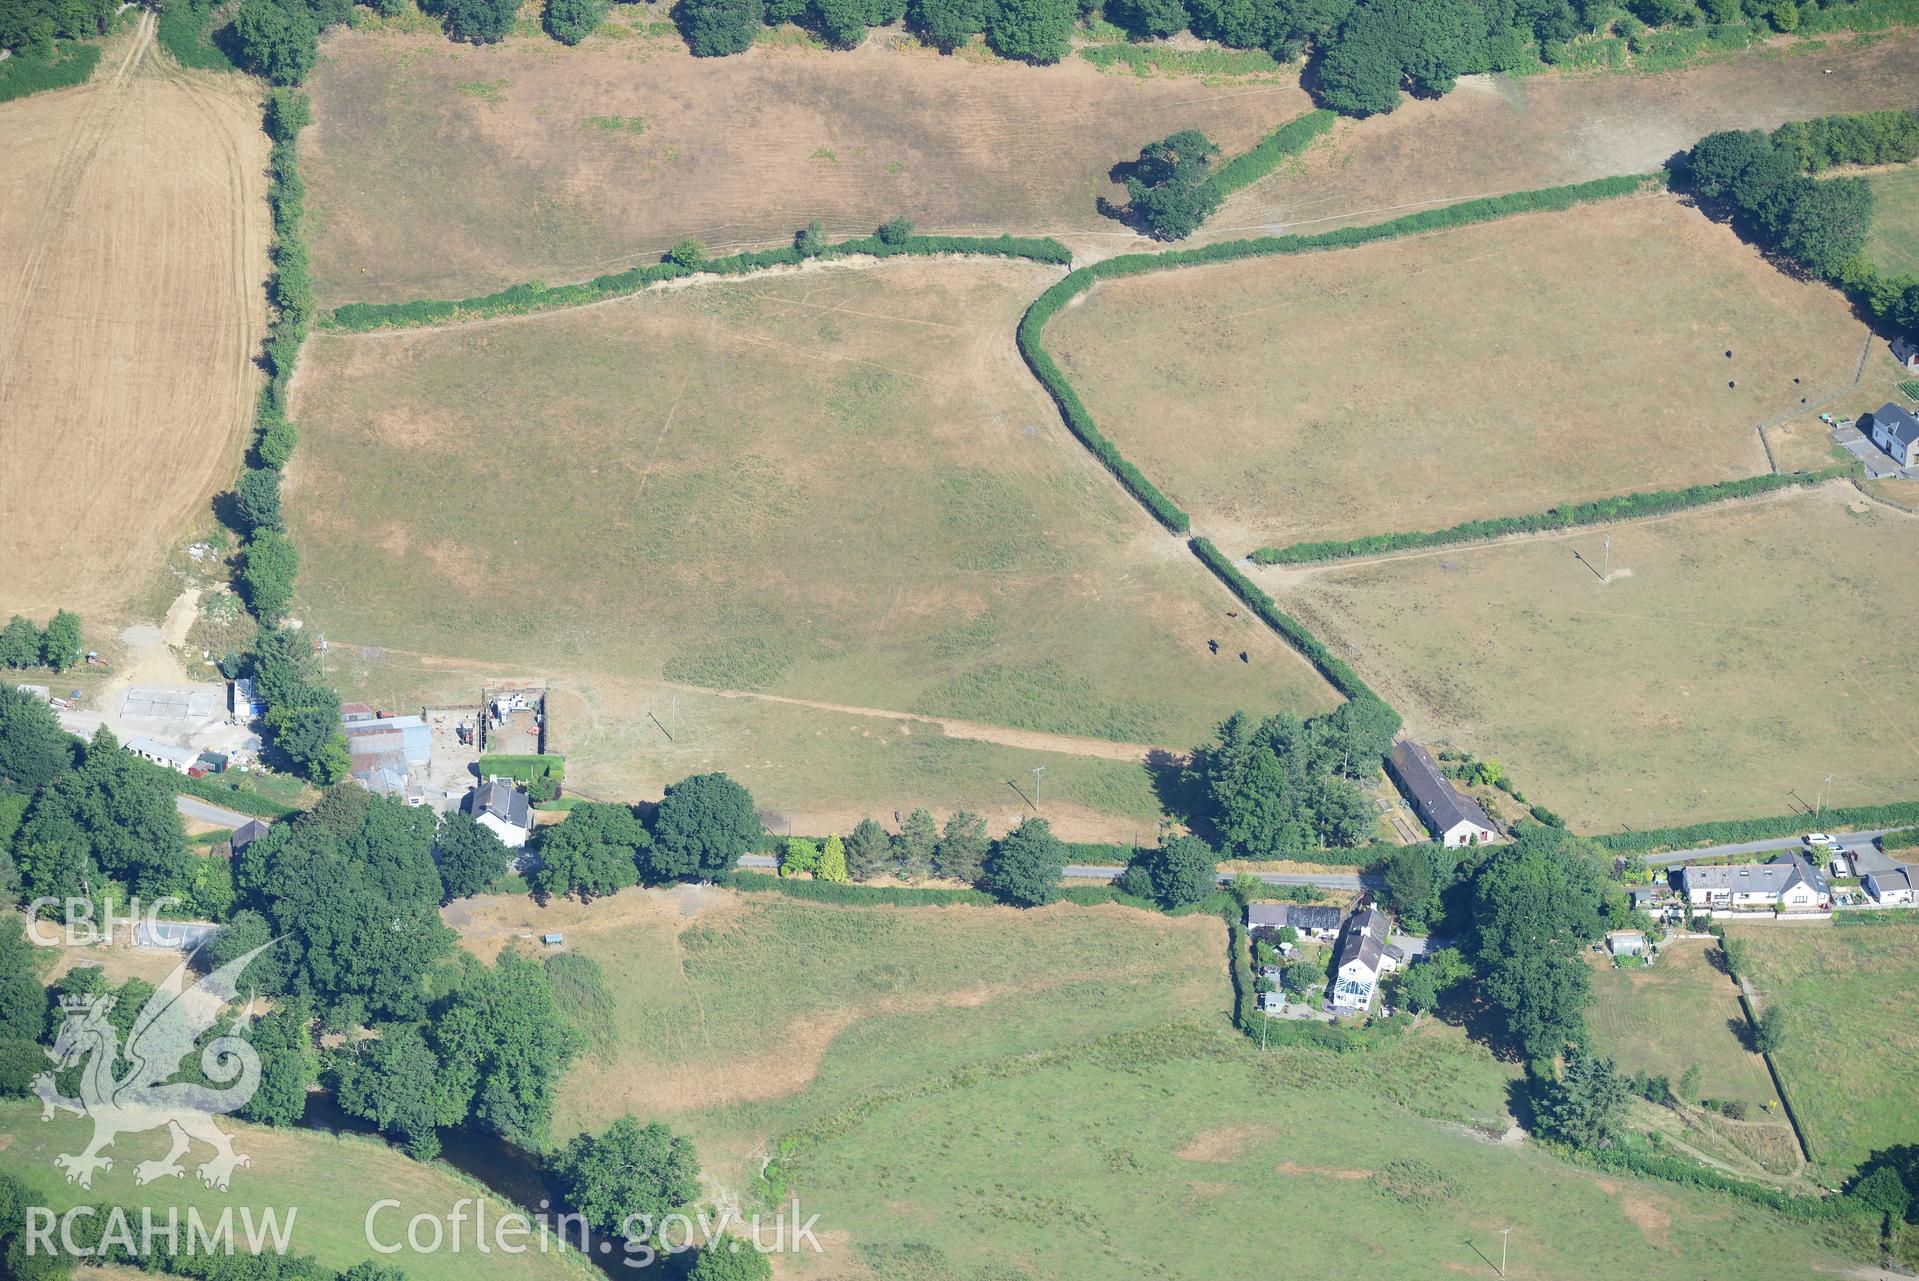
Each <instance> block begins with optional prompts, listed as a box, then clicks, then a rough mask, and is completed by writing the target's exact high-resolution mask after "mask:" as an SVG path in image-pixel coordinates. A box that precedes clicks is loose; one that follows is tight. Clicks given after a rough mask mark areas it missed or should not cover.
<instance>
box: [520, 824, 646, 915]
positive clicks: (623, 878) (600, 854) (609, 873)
mask: <svg viewBox="0 0 1919 1281" xmlns="http://www.w3.org/2000/svg"><path fill="white" fill-rule="evenodd" d="M652 845H653V838H652V837H651V836H650V835H648V834H647V830H646V827H645V826H644V825H643V824H642V823H641V822H640V820H639V819H637V818H635V817H634V816H633V811H632V810H631V809H629V808H628V807H627V806H625V805H611V804H603V803H600V802H597V801H589V802H588V803H586V804H584V805H579V806H575V807H574V809H573V812H572V813H570V814H568V815H567V818H566V821H565V822H564V823H560V824H558V825H556V826H553V827H549V828H546V829H544V832H543V834H542V835H541V837H540V866H539V867H538V868H536V869H534V871H533V872H532V874H531V875H530V876H528V878H527V879H528V880H529V881H530V882H532V885H533V888H534V889H535V890H537V891H539V892H540V893H541V894H545V895H551V896H556V897H564V896H565V895H568V894H572V895H576V896H577V897H578V898H579V899H580V901H581V902H583V903H586V902H591V901H592V900H593V899H596V898H602V897H604V896H606V895H608V894H613V893H617V892H618V891H620V890H623V889H625V888H626V887H627V886H629V885H632V884H634V883H635V882H637V881H638V880H639V879H640V871H639V861H640V859H641V858H642V857H643V854H644V852H645V851H647V850H649V849H651V848H652Z"/></svg>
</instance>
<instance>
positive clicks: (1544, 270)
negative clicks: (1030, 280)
mask: <svg viewBox="0 0 1919 1281" xmlns="http://www.w3.org/2000/svg"><path fill="white" fill-rule="evenodd" d="M1864 336H1865V331H1864V328H1863V326H1861V325H1860V324H1859V323H1858V322H1857V321H1855V320H1854V319H1853V318H1852V317H1851V315H1850V314H1849V312H1848V309H1847V306H1846V303H1845V300H1844V299H1843V298H1842V297H1840V296H1839V295H1838V294H1837V293H1835V292H1834V291H1833V290H1831V289H1828V288H1826V287H1825V286H1823V285H1817V284H1808V283H1802V282H1797V281H1794V280H1792V279H1790V278H1788V277H1786V276H1784V275H1782V274H1781V273H1780V272H1779V271H1778V270H1777V269H1775V268H1774V267H1772V266H1771V265H1770V264H1769V263H1767V262H1766V261H1765V260H1764V259H1763V258H1761V257H1760V256H1759V254H1758V253H1757V252H1755V251H1754V250H1753V249H1751V248H1750V247H1748V246H1746V245H1744V244H1742V243H1740V241H1739V239H1738V237H1737V236H1735V235H1734V234H1733V232H1732V231H1731V230H1730V229H1729V228H1727V227H1724V226H1720V225H1717V224H1714V223H1712V222H1710V221H1708V220H1707V219H1706V218H1705V217H1704V216H1702V215H1701V214H1699V213H1698V212H1696V211H1694V210H1692V209H1689V208H1686V207H1684V206H1682V205H1680V204H1679V203H1678V201H1676V200H1674V199H1672V198H1669V197H1654V198H1646V199H1626V200H1614V201H1609V202H1606V203H1602V204H1597V205H1591V206H1586V207H1582V208H1579V209H1575V210H1571V211H1568V212H1565V213H1554V214H1535V215H1527V216H1522V217H1518V218H1512V219H1507V220H1504V221H1500V222H1496V223H1490V224H1486V225H1482V226H1476V227H1468V228H1464V229H1460V230H1457V231H1449V232H1444V233H1440V234H1436V235H1431V236H1421V237H1415V238H1410V239H1406V240H1397V241H1390V242H1387V243H1384V244H1380V245H1374V246H1368V247H1365V248H1361V249H1352V250H1338V251H1333V252H1328V253H1318V254H1302V255H1298V256H1293V257H1284V258H1272V259H1265V260H1260V261H1254V262H1247V263H1235V264H1232V265H1230V266H1216V267H1204V268H1196V269H1192V270H1185V271H1173V272H1163V273H1159V274H1155V275H1147V276H1141V277H1136V278H1133V279H1130V280H1121V281H1116V282H1111V283H1106V284H1102V285H1100V286H1099V287H1098V288H1097V289H1096V290H1095V291H1094V292H1093V293H1092V294H1091V295H1090V296H1089V297H1088V298H1087V300H1086V302H1085V303H1084V304H1082V305H1080V306H1078V307H1076V308H1073V309H1071V310H1068V311H1067V312H1065V313H1063V314H1062V315H1061V316H1060V318H1059V319H1058V320H1056V321H1054V323H1053V325H1052V327H1051V329H1050V331H1049V334H1048V340H1049V346H1050V349H1051V350H1052V351H1054V352H1055V354H1056V355H1057V356H1058V358H1059V359H1060V361H1061V363H1062V364H1063V365H1064V366H1065V367H1066V370H1067V373H1068V375H1069V377H1071V378H1072V380H1073V384H1074V386H1075V387H1077V388H1079V389H1080V393H1081V395H1082V396H1083V397H1084V398H1085V399H1086V402H1087V405H1088V407H1089V408H1090V409H1091V410H1092V412H1093V415H1094V417H1095V418H1096V419H1097V420H1098V421H1099V422H1100V423H1101V425H1102V427H1103V429H1104V430H1105V431H1106V433H1107V434H1108V435H1109V436H1111V437H1112V438H1113V440H1114V441H1115V443H1117V444H1118V446H1119V448H1120V449H1121V450H1122V451H1124V452H1125V453H1126V455H1127V456H1128V457H1130V458H1132V459H1133V461H1135V462H1136V463H1138V464H1139V466H1140V467H1141V468H1142V469H1143V470H1144V471H1145V472H1146V474H1147V475H1148V476H1151V477H1152V478H1153V479H1154V481H1155V482H1156V483H1157V484H1159V485H1160V486H1161V487H1162V488H1164V489H1165V490H1166V491H1167V492H1168V493H1169V494H1171V495H1172V496H1173V498H1174V500H1175V501H1176V502H1178V503H1180V504H1181V505H1182V506H1184V507H1186V508H1187V510H1189V511H1191V512H1192V513H1193V521H1194V525H1195V527H1196V528H1197V529H1199V530H1201V531H1203V532H1205V533H1207V534H1209V535H1210V536H1212V537H1213V538H1214V540H1215V541H1217V542H1219V543H1220V544H1221V545H1222V546H1223V547H1225V548H1226V549H1227V550H1228V551H1230V552H1232V553H1234V554H1236V555H1244V554H1245V553H1247V552H1249V551H1251V550H1253V549H1254V548H1255V547H1260V546H1269V545H1283V544H1287V543H1293V542H1299V541H1303V540H1307V539H1314V538H1351V537H1356V536H1359V535H1363V534H1371V533H1381V532H1386V531H1390V530H1402V529H1426V528H1440V527H1443V526H1446V525H1451V524H1455V523H1457V522H1459V521H1462V520H1470V519H1473V518H1476V517H1485V516H1503V515H1514V514H1519V513H1523V512H1531V511H1539V510H1542V509H1544V508H1547V507H1551V506H1554V505H1557V504H1559V503H1563V502H1578V501H1582V500H1585V499H1591V498H1599V497H1604V496H1606V495H1611V494H1619V493H1625V492H1628V491H1631V490H1636V489H1653V488H1663V487H1667V486H1684V485H1690V484H1697V483H1701V482H1705V481H1715V480H1727V479H1733V478H1736V477H1741V476H1750V475H1754V474H1757V473H1759V472H1763V471H1765V470H1766V469H1767V464H1766V455H1765V452H1764V449H1763V448H1762V447H1761V445H1760V441H1759V436H1758V433H1757V431H1756V430H1755V428H1756V426H1757V424H1758V423H1760V422H1762V421H1765V420H1768V419H1770V418H1773V417H1776V416H1778V415H1781V414H1785V413H1788V412H1790V411H1793V410H1796V409H1798V407H1799V402H1800V399H1801V398H1802V397H1805V398H1808V399H1817V398H1818V397H1819V396H1821V395H1823V394H1825V393H1826V392H1827V391H1830V390H1832V389H1834V388H1836V387H1839V386H1843V385H1846V384H1848V383H1850V382H1851V380H1852V376H1853V373H1854V370H1855V368H1856V366H1857V363H1858V359H1859V349H1860V344H1861V342H1862V341H1863V339H1864ZM1728 350H1731V351H1732V352H1733V357H1732V359H1727V357H1726V354H1725V353H1726V352H1727V351H1728ZM1795 380H1797V381H1795ZM1728 383H1736V384H1737V386H1734V387H1729V386H1728V385H1727V384H1728Z"/></svg>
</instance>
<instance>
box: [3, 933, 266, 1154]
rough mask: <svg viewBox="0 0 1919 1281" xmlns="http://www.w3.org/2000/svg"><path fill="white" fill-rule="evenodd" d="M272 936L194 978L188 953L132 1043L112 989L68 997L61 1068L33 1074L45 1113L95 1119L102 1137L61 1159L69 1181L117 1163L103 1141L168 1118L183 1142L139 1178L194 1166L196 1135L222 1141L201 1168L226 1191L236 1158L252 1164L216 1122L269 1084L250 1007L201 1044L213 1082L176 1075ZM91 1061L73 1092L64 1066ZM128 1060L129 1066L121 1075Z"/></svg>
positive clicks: (56, 1054) (204, 1068)
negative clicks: (253, 1036)
mask: <svg viewBox="0 0 1919 1281" xmlns="http://www.w3.org/2000/svg"><path fill="white" fill-rule="evenodd" d="M271 946H272V944H271V943H268V944H265V945H263V946H261V947H257V948H255V949H253V951H251V952H248V953H247V954H246V955H245V956H241V957H236V958H235V959H234V960H231V961H229V962H227V963H226V964H225V965H222V966H221V967H220V968H219V969H217V970H215V971H214V972H213V973H211V974H209V975H207V976H206V977H205V978H203V979H201V980H200V981H199V982H197V983H194V984H193V985H192V986H188V985H187V981H186V976H187V963H186V962H185V961H182V962H181V963H180V965H179V967H178V968H177V969H175V970H174V971H173V973H172V974H170V975H168V976H167V979H166V981H165V982H164V983H162V984H161V985H160V986H159V988H158V989H156V990H155V991H154V993H153V995H152V996H151V997H149V998H148V999H147V1003H146V1004H145V1005H144V1006H142V1007H141V1009H140V1016H139V1018H137V1019H136V1020H134V1024H133V1027H132V1028H131V1029H130V1030H129V1031H128V1032H127V1039H126V1043H125V1044H124V1045H123V1044H121V1041H120V1034H119V1031H118V1029H116V1028H115V1027H114V1025H113V1023H112V1022H111V1021H110V1020H109V1019H108V1017H107V1016H108V1015H109V1014H111V1013H112V1011H113V1004H114V1001H113V998H112V997H110V996H89V997H63V998H61V1002H60V1007H61V1010H62V1012H63V1014H64V1020H63V1022H62V1023H61V1025H60V1034H59V1036H58V1037H57V1038H56V1039H55V1041H54V1044H53V1048H52V1049H50V1050H48V1051H47V1052H46V1053H47V1057H48V1058H49V1059H51V1060H53V1063H54V1070H53V1071H51V1072H42V1073H41V1074H40V1075H39V1076H37V1077H35V1078H34V1079H33V1092H34V1093H35V1094H36V1095H38V1096H39V1097H40V1105H41V1106H40V1119H41V1120H43V1121H50V1120H52V1119H53V1114H54V1112H55V1110H56V1109H58V1110H62V1111H67V1112H72V1113H74V1114H76V1115H79V1116H85V1117H89V1118H91V1119H92V1121H93V1141H92V1142H91V1143H89V1144H87V1146H86V1149H85V1150H84V1151H81V1152H78V1153H71V1154H69V1153H62V1154H60V1155H58V1156H56V1157H54V1159H53V1160H54V1164H55V1165H57V1166H59V1167H60V1168H61V1169H63V1170H65V1171H66V1172H67V1182H69V1183H77V1184H79V1185H80V1186H81V1187H83V1188H90V1187H92V1186H93V1175H94V1172H95V1171H96V1170H111V1169H112V1168H113V1158H112V1157H109V1156H103V1155H102V1151H103V1150H104V1149H106V1148H108V1147H111V1146H112V1145H113V1141H114V1140H115V1139H116V1138H118V1137H119V1136H120V1135H122V1134H137V1133H141V1132H143V1131H146V1130H157V1129H159V1128H160V1127H161V1126H165V1127H166V1128H167V1129H168V1130H169V1131H171V1132H172V1139H173V1147H172V1149H171V1150H170V1151H169V1152H168V1153H167V1154H166V1156H164V1157H162V1158H160V1159H159V1160H157V1161H142V1162H140V1164H138V1165H137V1166H135V1167H134V1171H133V1176H134V1182H136V1183H151V1182H152V1181H153V1180H155V1179H159V1178H164V1177H166V1176H168V1175H171V1176H173V1177H174V1178H179V1177H182V1176H183V1175H185V1174H186V1169H185V1167H184V1166H182V1165H181V1164H180V1158H181V1157H183V1156H185V1155H186V1154H187V1151H188V1150H189V1149H190V1148H191V1147H192V1146H193V1142H194V1140H196V1139H197V1140H198V1141H200V1142H201V1143H204V1144H206V1145H208V1146H209V1147H211V1148H212V1149H213V1157H212V1159H211V1160H209V1161H207V1162H206V1164H204V1165H202V1166H200V1167H199V1168H198V1170H197V1171H196V1172H197V1173H198V1174H199V1176H200V1181H201V1182H202V1183H205V1184H206V1185H207V1186H208V1187H211V1188H219V1189H221V1190H222V1191H224V1190H225V1189H226V1186H227V1183H228V1180H229V1179H231V1178H232V1176H233V1171H234V1168H235V1167H236V1166H243V1165H246V1164H248V1160H247V1158H246V1157H245V1156H244V1155H242V1154H241V1153H238V1152H235V1151H234V1150H233V1140H232V1139H231V1138H230V1137H229V1136H228V1135H227V1134H226V1133H225V1132H224V1131H222V1130H221V1129H220V1127H219V1126H217V1125H215V1124H214V1123H213V1119H214V1117H216V1116H219V1115H221V1114H222V1113H226V1112H231V1111H233V1110H234V1109H236V1108H239V1107H243V1106H245V1104H246V1103H247V1101H248V1100H249V1099H251V1098H252V1097H253V1093H254V1091H255V1090H257V1089H258V1088H259V1087H260V1056H259V1054H258V1052H256V1051H255V1050H254V1048H253V1046H252V1045H251V1044H249V1043H248V1042H247V1040H246V1031H247V1026H248V1016H247V1014H246V1013H245V1012H242V1014H241V1016H240V1018H239V1020H238V1021H236V1022H235V1023H234V1024H233V1026H232V1027H230V1028H229V1029H227V1031H226V1032H224V1033H223V1034H221V1035H220V1036H217V1037H215V1038H213V1039H212V1040H211V1041H209V1042H207V1045H206V1048H205V1049H203V1050H202V1051H201V1052H200V1072H201V1074H202V1075H203V1076H204V1077H205V1078H206V1080H207V1081H209V1082H212V1085H206V1084H202V1083H200V1082H198V1081H175V1080H173V1077H174V1076H176V1075H177V1074H179V1073H180V1072H181V1070H182V1069H183V1067H184V1066H185V1064H184V1060H185V1059H186V1057H187V1055H188V1054H190V1053H191V1052H192V1051H193V1049H194V1047H195V1046H196V1045H198V1044H199V1042H200V1038H201V1037H202V1036H204V1035H206V1033H207V1032H209V1031H211V1030H212V1028H213V1025H214V1024H215V1022H216V1021H218V1019H219V1017H220V1012H221V1011H222V1010H223V1009H225V1008H226V1006H227V1005H228V1004H229V1003H230V1002H231V1001H233V999H234V998H235V996H236V995H237V994H238V988H239V982H240V974H241V972H242V971H244V970H245V969H246V967H247V962H249V961H251V960H252V959H253V958H254V957H256V956H258V955H259V954H260V953H261V952H263V951H265V950H266V949H267V948H268V947H271ZM82 1062H84V1063H85V1066H84V1067H82V1068H81V1072H80V1097H79V1098H77V1099H70V1098H68V1097H66V1096H65V1095H63V1094H61V1093H60V1091H59V1087H58V1085H57V1084H56V1080H55V1073H57V1072H61V1071H64V1070H66V1069H68V1068H71V1067H74V1066H76V1065H79V1064H81V1063H82ZM121 1064H125V1067H126V1071H125V1073H124V1074H123V1075H117V1076H116V1075H115V1069H116V1068H117V1067H119V1066H120V1065H121ZM214 1086H220V1087H224V1088H219V1089H216V1088H214Z"/></svg>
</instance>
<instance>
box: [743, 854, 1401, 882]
mask: <svg viewBox="0 0 1919 1281" xmlns="http://www.w3.org/2000/svg"><path fill="white" fill-rule="evenodd" d="M779 865H780V861H779V860H778V859H776V858H774V857H773V856H772V855H771V854H746V855H742V856H741V858H740V866H741V867H750V868H752V869H754V870H755V871H760V872H771V871H774V870H776V869H777V868H778V867H779ZM1125 870H1126V869H1125V868H1123V867H1110V866H1102V865H1099V864H1090V863H1074V864H1070V865H1068V867H1067V869H1066V879H1067V880H1069V881H1110V880H1112V879H1113V878H1114V877H1116V876H1118V875H1119V874H1120V873H1121V872H1123V871H1125ZM1253 875H1254V876H1257V877H1258V878H1259V879H1260V880H1262V881H1264V882H1265V883H1266V884H1268V885H1317V886H1320V887H1321V888H1323V889H1329V890H1357V889H1367V888H1373V887H1376V886H1377V885H1379V884H1380V880H1379V878H1378V877H1376V876H1361V875H1358V874H1357V873H1353V872H1332V871H1328V872H1321V873H1311V874H1309V873H1305V872H1255V873H1253ZM1233 876H1234V874H1233V873H1230V872H1222V873H1220V875H1219V883H1220V884H1221V885H1224V884H1226V883H1227V882H1229V881H1231V880H1232V879H1233Z"/></svg>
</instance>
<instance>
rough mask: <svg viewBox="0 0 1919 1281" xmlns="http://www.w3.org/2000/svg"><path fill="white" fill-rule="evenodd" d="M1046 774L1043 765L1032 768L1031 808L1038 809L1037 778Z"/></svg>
mask: <svg viewBox="0 0 1919 1281" xmlns="http://www.w3.org/2000/svg"><path fill="white" fill-rule="evenodd" d="M1045 772H1046V767H1045V766H1044V765H1035V766H1033V808H1034V809H1038V808H1039V776H1040V775H1041V774H1044V773H1045Z"/></svg>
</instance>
